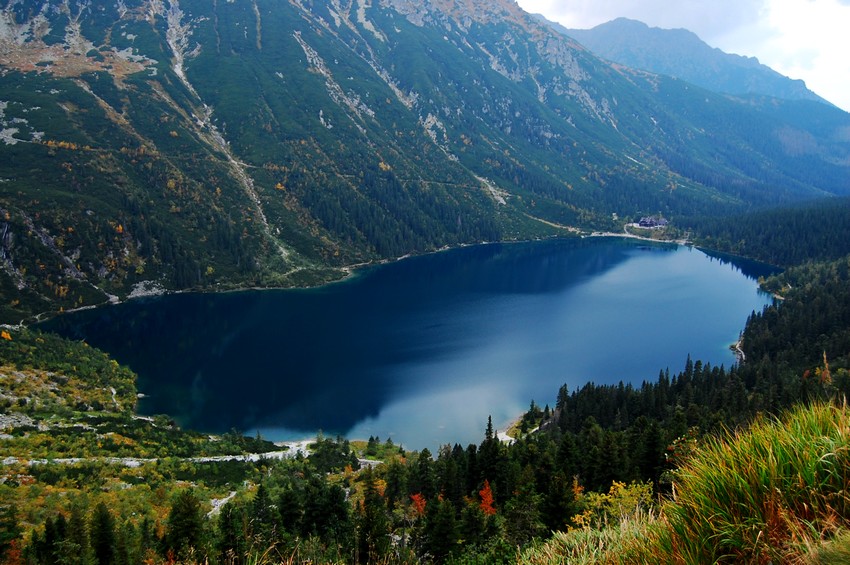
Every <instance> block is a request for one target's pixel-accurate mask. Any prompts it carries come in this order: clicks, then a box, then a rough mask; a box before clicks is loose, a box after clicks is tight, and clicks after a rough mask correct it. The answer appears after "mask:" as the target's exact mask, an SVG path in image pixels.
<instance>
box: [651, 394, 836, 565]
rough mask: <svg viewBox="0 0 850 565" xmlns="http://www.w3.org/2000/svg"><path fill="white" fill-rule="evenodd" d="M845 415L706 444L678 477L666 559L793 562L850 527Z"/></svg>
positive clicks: (789, 422)
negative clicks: (671, 557) (840, 529)
mask: <svg viewBox="0 0 850 565" xmlns="http://www.w3.org/2000/svg"><path fill="white" fill-rule="evenodd" d="M848 439H850V413H848V411H847V408H846V406H842V407H837V406H831V405H815V406H812V407H808V408H805V407H799V408H797V409H795V410H793V411H792V412H790V413H789V414H788V415H787V416H786V417H784V418H783V419H782V420H773V419H767V418H763V419H759V420H757V421H756V422H755V423H753V425H752V426H751V427H750V428H749V429H748V430H747V431H743V432H737V433H734V434H730V435H729V437H727V438H721V439H713V440H710V441H709V442H708V444H707V445H706V446H704V447H703V448H701V449H700V450H699V451H698V453H697V455H696V456H695V457H694V458H693V459H692V460H691V461H690V462H689V463H688V464H686V465H685V467H684V468H683V469H682V470H681V471H680V472H679V473H678V475H677V480H676V483H675V489H676V495H675V499H674V501H673V502H672V503H671V504H669V505H668V506H667V507H666V509H665V515H666V518H667V520H668V523H669V529H667V530H666V531H665V532H664V535H662V538H661V540H660V543H659V549H660V550H661V551H662V553H663V554H666V555H675V556H676V558H675V561H677V562H683V563H699V562H709V563H713V562H718V561H719V562H735V563H741V562H744V563H762V562H769V561H773V562H788V561H796V560H800V559H802V558H803V556H805V555H806V554H807V553H808V552H809V551H810V550H809V548H811V547H814V546H816V545H817V544H818V543H819V542H820V540H823V539H828V538H830V537H832V536H833V535H834V534H835V532H836V531H837V530H838V528H841V527H846V526H847V523H848V519H850V505H848V499H847V493H846V488H847V481H848V477H850V456H848Z"/></svg>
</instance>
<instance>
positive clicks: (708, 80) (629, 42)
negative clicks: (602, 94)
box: [553, 18, 829, 104]
mask: <svg viewBox="0 0 850 565" xmlns="http://www.w3.org/2000/svg"><path fill="white" fill-rule="evenodd" d="M553 25H554V26H555V27H556V29H560V30H561V31H563V32H564V33H566V34H567V35H569V36H570V37H572V38H574V39H575V40H576V41H578V42H579V43H581V44H582V45H584V46H585V47H587V48H588V49H590V50H591V51H593V52H594V53H596V54H597V55H599V56H600V57H604V58H605V59H608V60H610V61H614V62H616V63H620V64H621V65H626V66H629V67H632V68H634V69H643V70H646V71H650V72H653V73H658V74H662V75H668V76H671V77H676V78H680V79H682V80H684V81H687V82H690V83H692V84H695V85H697V86H701V87H703V88H705V89H707V90H711V91H712V92H720V93H725V94H735V95H743V94H755V95H764V96H772V97H774V98H782V99H784V100H813V101H815V102H822V103H825V104H829V102H827V101H826V100H824V99H823V98H821V97H820V96H818V95H817V94H815V93H814V92H812V91H811V90H809V89H808V88H806V83H805V82H803V81H802V80H794V79H790V78H788V77H786V76H784V75H781V74H779V73H778V72H776V71H774V70H773V69H771V68H770V67H768V66H766V65H762V64H761V63H759V61H758V59H756V58H755V57H742V56H740V55H733V54H729V53H724V52H723V51H721V50H720V49H717V48H714V47H711V46H709V45H708V44H707V43H705V42H704V41H703V40H701V39H700V38H699V37H698V36H697V35H696V34H694V33H693V32H691V31H688V30H686V29H662V28H657V27H649V26H648V25H646V24H645V23H643V22H639V21H636V20H630V19H628V18H617V19H616V20H612V21H610V22H607V23H604V24H601V25H598V26H596V27H594V28H593V29H567V28H564V27H562V26H560V25H558V24H553Z"/></svg>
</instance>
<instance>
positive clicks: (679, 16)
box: [519, 0, 850, 110]
mask: <svg viewBox="0 0 850 565" xmlns="http://www.w3.org/2000/svg"><path fill="white" fill-rule="evenodd" d="M519 4H520V6H522V7H523V9H525V10H527V11H529V12H532V13H541V14H543V15H544V16H546V17H547V18H549V19H550V20H554V21H557V22H559V23H561V24H563V25H564V26H566V27H570V28H590V27H593V26H596V25H599V24H601V23H604V22H607V21H610V20H613V19H615V18H617V17H627V18H632V19H635V20H640V21H642V22H645V23H647V24H649V25H651V26H656V27H662V28H685V29H689V30H691V31H693V32H694V33H696V34H697V35H699V36H700V37H701V38H702V39H703V41H705V42H706V43H708V44H709V45H711V46H713V47H719V48H721V49H723V50H724V51H726V52H729V53H737V54H739V55H747V56H751V57H758V59H759V60H760V61H761V62H762V63H764V64H765V65H768V66H770V67H772V68H773V69H775V70H776V71H778V72H780V73H782V74H784V75H787V76H790V77H791V78H795V79H803V80H805V81H806V85H807V86H808V87H809V88H810V89H811V90H813V91H815V92H817V93H818V94H820V95H821V96H823V97H824V98H826V99H827V100H829V101H830V102H833V103H834V104H836V105H837V106H839V107H842V108H844V109H845V110H850V57H848V56H847V54H848V53H850V33H848V31H847V30H848V29H850V0H715V1H713V2H705V1H704V0H679V1H678V2H670V1H669V0H519Z"/></svg>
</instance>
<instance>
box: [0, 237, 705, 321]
mask: <svg viewBox="0 0 850 565" xmlns="http://www.w3.org/2000/svg"><path fill="white" fill-rule="evenodd" d="M552 225H553V227H557V228H559V229H562V230H564V231H565V232H566V233H564V234H560V235H553V236H551V237H541V238H535V239H512V240H500V241H478V242H473V243H459V244H456V245H444V246H443V247H440V248H438V249H434V250H432V251H424V252H420V253H406V254H404V255H401V256H399V257H388V258H385V259H374V260H371V261H364V262H361V263H352V264H350V265H343V266H341V267H330V266H329V267H326V270H330V271H332V272H336V273H339V274H340V276H339V277H338V278H335V279H329V280H323V281H317V282H316V283H315V284H306V285H292V286H283V285H268V286H257V285H245V286H241V285H239V284H234V285H233V286H228V287H227V288H220V287H219V288H215V287H206V288H184V289H168V288H166V287H164V286H162V284H161V283H160V282H159V281H155V280H145V281H140V282H138V283H136V284H135V285H133V288H132V289H131V291H130V292H129V293H128V294H127V296H125V297H124V298H121V297H119V296H116V295H113V294H109V293H105V294H106V300H104V301H103V302H100V303H98V304H87V305H85V306H81V307H79V308H71V309H68V310H60V311H45V312H40V313H38V314H35V315H33V316H32V318H33V319H32V321H26V320H21V322H19V323H18V324H0V325H1V326H4V327H5V326H8V327H10V328H31V327H32V326H34V325H37V324H40V323H42V322H46V321H48V320H50V319H51V318H53V317H56V316H61V315H63V314H73V313H76V312H84V311H87V310H94V309H98V308H108V307H109V306H115V305H119V304H124V303H126V302H131V301H134V300H143V299H147V298H157V297H160V296H171V295H176V294H188V293H198V294H227V293H235V292H250V291H257V292H262V291H276V290H301V289H303V290H306V289H315V288H323V287H325V286H329V285H334V284H337V283H341V282H346V281H349V280H352V279H353V278H355V277H357V276H358V275H359V273H360V272H361V271H362V270H364V269H368V268H372V267H380V266H383V265H390V264H392V263H397V262H399V261H403V260H405V259H411V258H414V257H425V256H428V255H435V254H439V253H444V252H446V251H453V250H457V249H466V248H470V247H476V246H487V245H499V244H502V245H512V244H524V243H534V242H538V241H540V242H542V241H557V240H571V239H575V238H580V239H585V238H605V237H612V238H624V239H635V240H640V241H646V242H648V243H657V244H674V245H680V246H692V243H691V242H690V241H688V240H687V239H676V240H673V239H655V238H651V237H646V236H642V235H638V234H633V233H629V231H628V225H629V224H626V225H625V226H623V231H622V232H597V231H591V232H587V231H582V230H581V229H579V228H576V227H571V226H561V225H557V224H552Z"/></svg>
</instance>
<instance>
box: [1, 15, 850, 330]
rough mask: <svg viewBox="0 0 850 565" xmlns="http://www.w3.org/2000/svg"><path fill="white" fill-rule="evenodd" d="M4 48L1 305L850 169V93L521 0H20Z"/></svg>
mask: <svg viewBox="0 0 850 565" xmlns="http://www.w3.org/2000/svg"><path fill="white" fill-rule="evenodd" d="M0 66H1V67H2V69H0V141H2V142H1V143H0V267H2V268H0V273H1V274H0V294H2V297H3V301H2V304H0V320H4V321H19V320H21V319H22V318H25V317H26V316H29V315H32V314H34V313H38V312H44V311H55V310H58V309H61V308H65V309H67V308H75V307H81V306H87V305H92V304H98V303H101V302H105V301H107V300H117V299H121V298H124V297H127V296H135V295H139V294H145V293H150V292H159V291H161V290H162V289H187V288H193V289H210V290H216V289H227V288H243V287H246V286H291V285H308V284H316V283H320V282H324V281H327V280H332V279H334V278H339V277H341V276H343V275H344V274H345V272H347V269H348V268H349V267H350V266H352V265H354V264H359V263H364V262H370V261H375V260H384V259H389V258H393V257H399V256H402V255H405V254H409V253H421V252H428V251H432V250H436V249H439V248H441V247H444V246H451V245H458V244H463V243H474V242H481V241H493V240H505V239H517V238H533V237H541V236H550V235H558V234H566V233H570V232H569V231H568V230H567V229H566V228H567V227H577V228H582V229H611V228H616V227H618V226H617V225H616V224H615V222H614V220H612V218H617V217H618V218H621V219H623V218H633V217H636V216H640V215H641V214H646V213H659V212H660V213H663V214H665V215H666V216H668V217H671V218H673V219H674V221H675V218H676V216H690V215H697V214H704V213H706V212H708V211H710V212H713V213H717V214H723V213H731V212H739V211H742V210H746V209H749V208H751V207H754V206H765V205H770V204H777V203H782V202H790V201H796V200H801V199H806V198H813V197H818V196H824V195H834V194H842V195H843V194H848V193H850V183H848V178H850V115H848V114H846V113H844V112H842V111H840V110H838V109H836V108H833V107H830V106H827V105H825V104H819V103H814V102H810V101H784V100H778V99H776V98H768V97H749V98H746V99H738V98H730V97H728V96H723V95H718V94H714V93H711V92H708V91H705V90H702V89H700V88H697V87H695V86H693V85H690V84H688V83H685V82H683V81H680V80H675V79H672V78H668V77H664V76H659V75H655V74H651V73H647V72H644V71H636V70H633V69H629V68H625V67H623V66H621V65H613V64H610V63H608V62H606V61H603V60H601V59H599V58H598V57H596V56H594V55H593V54H592V53H590V52H589V51H588V50H587V49H585V48H584V47H582V46H581V45H580V44H578V43H576V42H575V41H574V40H572V39H570V38H568V37H565V36H563V35H562V34H559V33H557V32H555V31H554V30H552V29H551V28H550V27H548V26H547V25H544V24H542V23H540V22H539V21H537V20H535V19H534V18H533V17H531V16H530V15H529V14H527V13H525V12H523V11H522V10H521V9H520V8H519V7H518V6H517V5H516V4H515V3H513V2H511V1H509V0H499V1H495V2H484V1H483V0H428V1H425V2H419V1H418V2H412V1H409V0H383V1H381V2H369V1H367V0H351V1H343V0H291V1H288V2H283V1H280V0H228V1H226V2H221V1H214V2H209V1H205V0H180V1H178V0H121V1H118V2H115V3H92V2H84V1H80V0H26V1H25V0H0ZM615 215H616V216H615Z"/></svg>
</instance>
